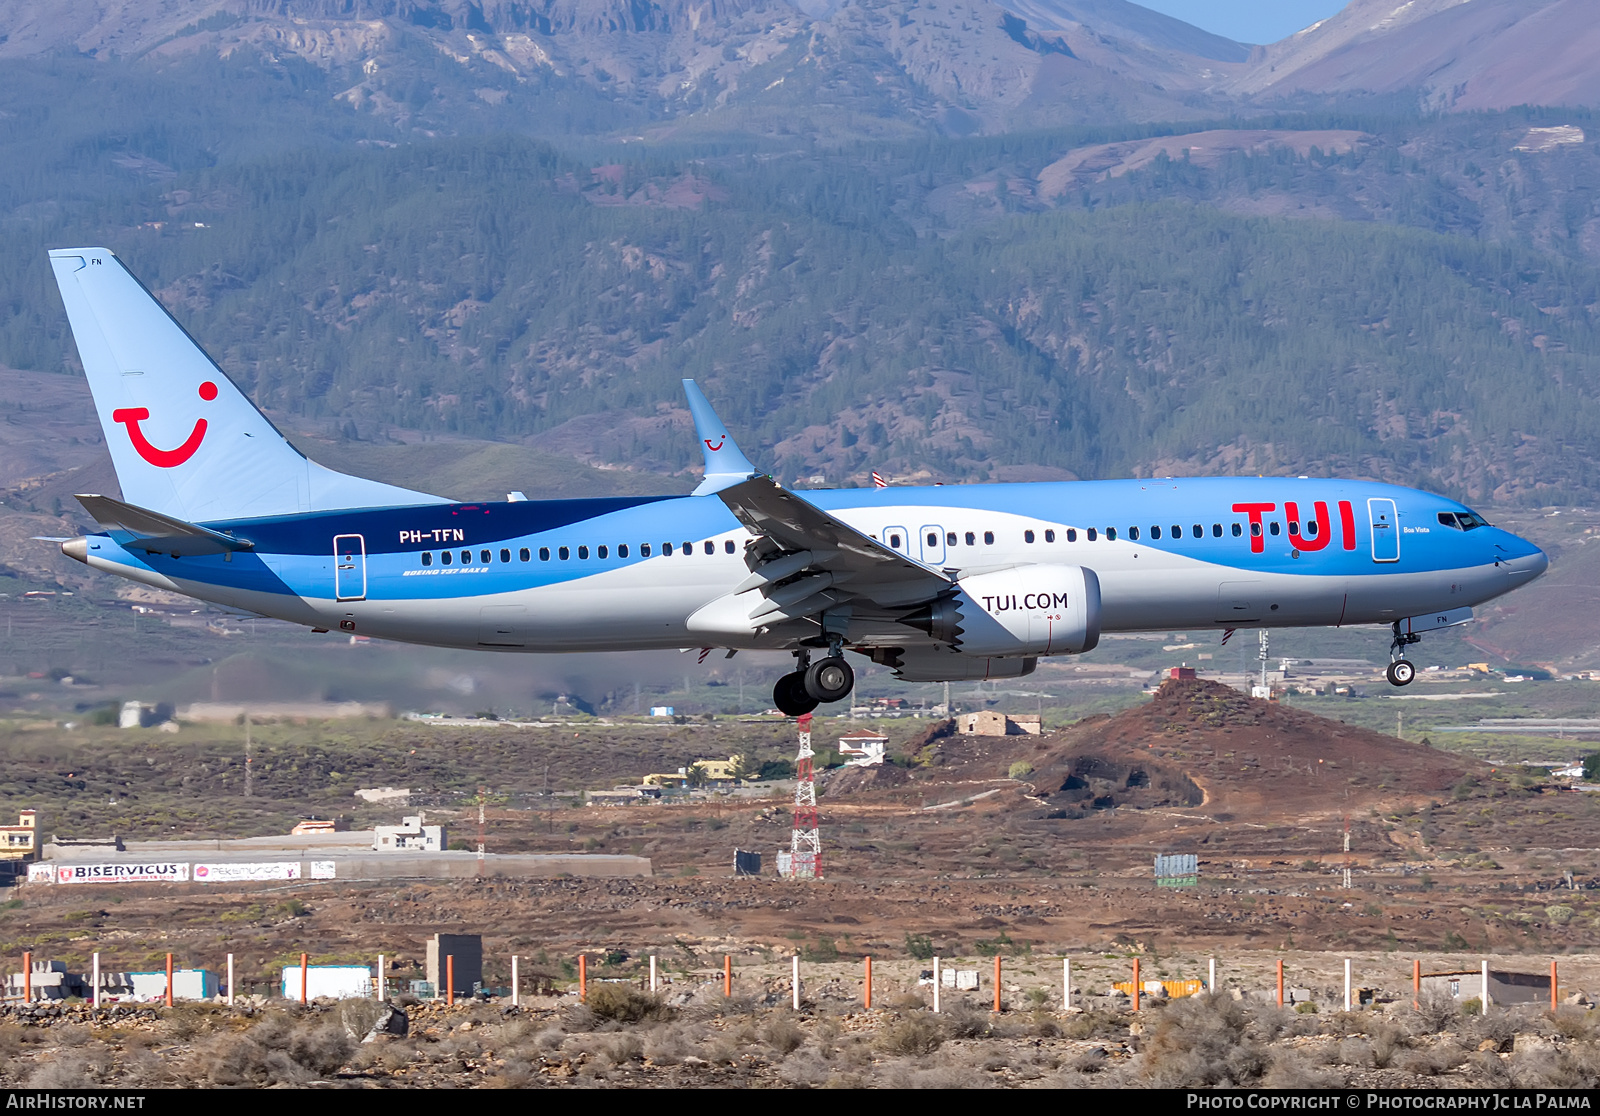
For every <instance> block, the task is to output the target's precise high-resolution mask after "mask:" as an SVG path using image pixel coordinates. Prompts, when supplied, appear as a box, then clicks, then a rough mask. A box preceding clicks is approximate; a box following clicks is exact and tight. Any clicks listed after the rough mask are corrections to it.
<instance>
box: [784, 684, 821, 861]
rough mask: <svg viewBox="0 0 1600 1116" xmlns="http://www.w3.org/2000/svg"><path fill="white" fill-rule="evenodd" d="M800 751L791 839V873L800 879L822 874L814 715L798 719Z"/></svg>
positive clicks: (796, 763)
mask: <svg viewBox="0 0 1600 1116" xmlns="http://www.w3.org/2000/svg"><path fill="white" fill-rule="evenodd" d="M795 723H796V724H797V725H798V726H799V728H800V752H799V754H798V755H796V756H795V764H794V766H795V776H796V780H795V786H794V831H793V832H792V833H791V834H790V836H789V871H790V872H791V873H792V875H793V878H794V879H797V880H813V879H818V878H820V877H821V875H822V833H821V831H820V830H819V828H818V826H817V783H816V777H815V774H814V772H813V770H812V756H813V755H814V754H815V753H813V752H812V751H811V714H809V713H807V714H806V715H805V716H803V717H799V718H797V719H796V721H795Z"/></svg>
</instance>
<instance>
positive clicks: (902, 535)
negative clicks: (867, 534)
mask: <svg viewBox="0 0 1600 1116" xmlns="http://www.w3.org/2000/svg"><path fill="white" fill-rule="evenodd" d="M883 545H884V546H887V547H888V548H889V549H890V550H898V551H899V552H900V553H901V554H904V555H905V556H906V557H908V558H909V557H911V532H909V531H907V530H906V529H905V528H904V527H885V528H884V529H883Z"/></svg>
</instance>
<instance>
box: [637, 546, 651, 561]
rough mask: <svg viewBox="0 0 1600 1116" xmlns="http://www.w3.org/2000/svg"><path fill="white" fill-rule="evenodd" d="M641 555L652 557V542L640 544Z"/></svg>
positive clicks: (642, 556)
mask: <svg viewBox="0 0 1600 1116" xmlns="http://www.w3.org/2000/svg"><path fill="white" fill-rule="evenodd" d="M639 557H641V558H648V557H650V544H649V543H640V544H639Z"/></svg>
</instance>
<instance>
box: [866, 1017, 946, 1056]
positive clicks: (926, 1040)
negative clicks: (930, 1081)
mask: <svg viewBox="0 0 1600 1116" xmlns="http://www.w3.org/2000/svg"><path fill="white" fill-rule="evenodd" d="M943 1045H944V1031H943V1030H942V1029H941V1028H940V1027H939V1024H937V1023H935V1022H934V1021H933V1020H932V1019H931V1018H930V1017H928V1016H927V1015H926V1014H924V1013H922V1012H916V1013H914V1014H912V1015H908V1016H906V1018H904V1019H901V1020H900V1021H899V1022H897V1023H891V1024H890V1025H889V1026H887V1027H885V1028H884V1029H883V1033H882V1034H881V1035H879V1036H878V1049H880V1050H882V1051H883V1052H884V1053H885V1054H901V1055H910V1056H915V1055H921V1054H932V1053H933V1052H934V1051H935V1050H937V1049H939V1047H941V1046H943Z"/></svg>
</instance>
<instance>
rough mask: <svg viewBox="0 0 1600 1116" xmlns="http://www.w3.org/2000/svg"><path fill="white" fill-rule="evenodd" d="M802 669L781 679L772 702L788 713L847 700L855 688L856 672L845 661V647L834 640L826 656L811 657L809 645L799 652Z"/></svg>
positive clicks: (798, 713) (795, 714)
mask: <svg viewBox="0 0 1600 1116" xmlns="http://www.w3.org/2000/svg"><path fill="white" fill-rule="evenodd" d="M795 665H796V667H797V668H798V669H796V670H794V671H792V672H790V673H789V674H785V675H784V676H783V677H782V678H780V679H778V684H777V685H776V686H774V687H773V688H772V704H774V705H776V706H777V707H778V711H779V712H780V713H782V714H783V715H784V716H786V717H803V716H805V715H806V714H807V713H810V712H811V711H812V710H814V709H816V707H817V706H819V705H821V704H822V703H823V702H834V701H843V700H844V699H845V698H847V697H849V696H850V691H851V690H853V689H855V685H856V673H855V671H853V670H851V669H850V664H849V663H847V662H845V659H844V649H843V648H842V647H841V646H839V645H838V644H834V645H833V646H831V647H830V648H829V650H828V654H827V656H826V657H824V658H821V659H818V660H817V661H816V662H814V663H813V662H812V661H811V652H810V651H808V650H806V649H805V648H801V649H800V650H798V651H796V652H795Z"/></svg>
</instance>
